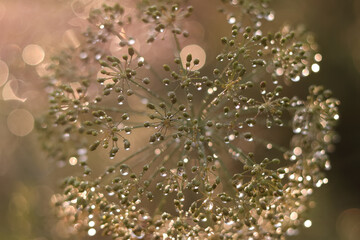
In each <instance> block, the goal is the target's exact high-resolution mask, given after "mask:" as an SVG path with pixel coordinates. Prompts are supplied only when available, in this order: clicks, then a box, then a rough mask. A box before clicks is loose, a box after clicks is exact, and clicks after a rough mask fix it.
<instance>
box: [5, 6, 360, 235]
mask: <svg viewBox="0 0 360 240" xmlns="http://www.w3.org/2000/svg"><path fill="white" fill-rule="evenodd" d="M202 1H203V3H207V4H205V5H206V6H203V7H204V9H203V11H202V14H199V15H198V16H196V12H195V18H194V19H195V20H196V21H197V24H200V25H202V28H203V29H205V31H204V33H202V34H200V33H199V37H202V38H203V39H202V41H204V42H208V44H207V49H211V44H212V43H213V42H216V39H215V40H214V39H211V37H212V35H211V34H209V32H207V30H206V29H213V30H212V31H215V29H217V28H218V29H220V28H221V25H220V24H218V21H215V20H214V19H210V20H209V19H207V20H205V17H206V15H208V14H207V13H211V12H214V9H213V8H214V5H212V4H208V1H205V0H202ZM101 2H102V1H100V0H73V1H70V0H32V1H29V0H0V136H1V139H0V239H9V240H12V239H14V240H15V239H19V240H23V239H24V240H27V239H31V240H46V239H62V238H66V237H67V236H64V235H63V234H62V233H61V232H60V229H61V226H59V225H58V223H57V222H56V220H55V219H54V217H53V212H52V210H51V208H50V205H49V199H50V197H51V195H52V194H53V193H55V192H57V191H59V189H58V188H57V180H59V179H58V174H55V171H56V170H57V168H56V166H55V164H54V163H50V162H48V161H47V159H46V158H45V154H44V153H43V152H42V151H41V148H40V147H39V143H38V139H37V134H36V131H35V130H34V121H35V119H36V118H37V117H39V116H40V115H41V114H43V113H44V111H45V110H46V107H47V106H46V102H47V97H46V94H45V91H44V82H43V80H41V78H40V77H41V76H43V75H45V74H46V66H47V63H48V62H49V58H50V57H51V55H53V54H54V53H55V52H56V50H58V49H59V48H60V47H62V46H69V45H70V46H76V45H78V44H79V42H78V40H77V38H76V36H77V34H78V33H77V31H78V30H79V29H81V28H83V27H84V26H86V17H87V10H88V9H89V8H90V7H96V6H98V5H99V4H100V3H101ZM119 2H122V0H119ZM209 2H211V3H217V2H218V1H215V0H211V1H209ZM197 4H202V2H201V1H200V2H198V3H197ZM206 7H207V9H205V8H206ZM273 8H274V9H275V10H276V20H275V21H274V26H275V27H274V29H276V26H280V25H282V24H283V23H284V22H286V23H289V24H291V25H296V24H304V25H305V26H306V27H307V29H308V30H309V31H311V32H313V33H314V36H315V39H316V41H317V42H318V44H319V51H320V53H321V54H322V57H323V61H322V62H321V65H320V67H321V71H320V72H319V73H317V74H313V75H311V76H310V77H309V78H307V79H306V81H303V82H305V83H301V84H299V85H298V87H297V91H298V92H299V93H298V94H299V95H303V94H305V93H306V91H307V86H308V85H309V82H310V81H311V83H314V84H322V85H324V86H325V87H326V88H329V89H331V90H333V92H334V96H336V97H337V98H339V99H340V101H341V103H342V104H341V107H340V112H341V118H340V124H339V126H338V133H339V135H340V138H341V140H340V141H339V143H338V144H337V145H336V150H335V151H334V152H333V153H332V154H331V160H332V169H331V170H330V171H329V172H328V173H327V176H328V179H329V184H327V185H325V186H323V187H322V188H321V189H317V191H315V194H314V195H315V200H316V203H317V205H316V208H314V209H313V210H312V212H311V215H310V219H311V221H312V227H311V228H307V229H303V230H302V231H301V234H300V235H299V236H297V237H293V238H292V239H299V240H300V239H308V240H315V239H316V240H322V239H324V240H325V239H326V240H336V239H339V240H359V239H360V174H359V172H360V153H359V150H358V149H357V148H358V147H359V144H360V140H359V136H360V127H359V126H360V123H359V120H360V100H359V99H360V1H359V0H317V1H313V0H301V1H300V0H292V1H285V0H274V6H273ZM204 13H205V14H204ZM219 17H221V16H219ZM211 24H215V25H216V26H211ZM207 54H208V57H209V55H210V56H212V55H214V54H215V53H211V52H207ZM72 239H73V238H72Z"/></svg>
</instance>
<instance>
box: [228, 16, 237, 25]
mask: <svg viewBox="0 0 360 240" xmlns="http://www.w3.org/2000/svg"><path fill="white" fill-rule="evenodd" d="M235 22H236V18H235V17H230V18H229V20H228V23H229V24H234V23H235Z"/></svg>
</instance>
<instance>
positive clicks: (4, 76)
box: [0, 60, 9, 87]
mask: <svg viewBox="0 0 360 240" xmlns="http://www.w3.org/2000/svg"><path fill="white" fill-rule="evenodd" d="M8 77H9V67H8V65H7V64H6V63H5V62H4V61H1V60H0V87H1V86H2V85H4V84H5V83H6V81H7V80H8Z"/></svg>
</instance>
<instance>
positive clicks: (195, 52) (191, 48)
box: [180, 44, 206, 71]
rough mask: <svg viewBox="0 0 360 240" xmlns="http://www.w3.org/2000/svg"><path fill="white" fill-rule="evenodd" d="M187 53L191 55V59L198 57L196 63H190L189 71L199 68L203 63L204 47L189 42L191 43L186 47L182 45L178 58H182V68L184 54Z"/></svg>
mask: <svg viewBox="0 0 360 240" xmlns="http://www.w3.org/2000/svg"><path fill="white" fill-rule="evenodd" d="M188 54H191V55H192V59H193V60H194V59H199V64H198V65H194V64H193V63H191V64H190V70H191V71H196V70H199V69H201V68H202V67H203V66H204V65H205V62H206V53H205V51H204V49H203V48H202V47H200V46H199V45H196V44H191V45H187V46H186V47H184V48H183V49H182V50H181V52H180V58H181V60H182V65H183V67H184V68H185V64H186V56H187V55H188Z"/></svg>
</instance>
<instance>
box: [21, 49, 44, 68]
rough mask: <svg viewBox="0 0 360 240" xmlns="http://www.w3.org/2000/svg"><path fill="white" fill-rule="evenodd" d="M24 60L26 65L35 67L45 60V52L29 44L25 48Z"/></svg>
mask: <svg viewBox="0 0 360 240" xmlns="http://www.w3.org/2000/svg"><path fill="white" fill-rule="evenodd" d="M22 58H23V60H24V62H25V63H27V64H29V65H33V66H35V65H38V64H39V63H41V62H42V61H43V60H44V58H45V52H44V49H43V48H42V47H41V46H39V45H36V44H29V45H27V46H26V47H25V48H24V50H23V52H22Z"/></svg>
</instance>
